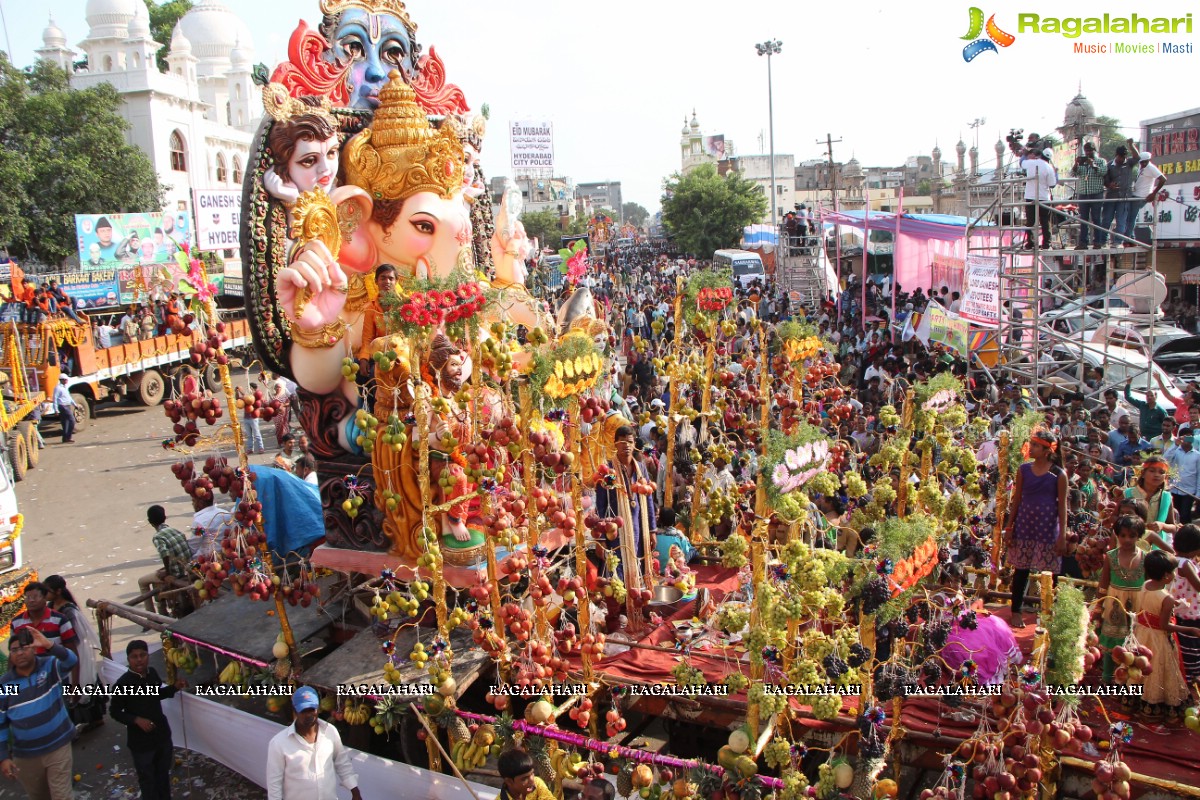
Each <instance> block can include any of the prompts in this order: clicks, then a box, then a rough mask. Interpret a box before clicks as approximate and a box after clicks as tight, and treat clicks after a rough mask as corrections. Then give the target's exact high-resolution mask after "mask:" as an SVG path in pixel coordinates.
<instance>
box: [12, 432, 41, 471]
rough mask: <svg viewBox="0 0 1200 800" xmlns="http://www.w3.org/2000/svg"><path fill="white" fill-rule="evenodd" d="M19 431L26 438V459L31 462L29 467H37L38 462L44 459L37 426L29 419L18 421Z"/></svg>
mask: <svg viewBox="0 0 1200 800" xmlns="http://www.w3.org/2000/svg"><path fill="white" fill-rule="evenodd" d="M17 433H18V434H20V436H21V438H22V439H24V440H25V452H26V458H25V460H26V461H27V462H28V463H29V468H30V469H37V465H38V462H39V461H41V460H42V451H41V449H40V448H39V447H38V435H37V426H36V425H34V424H33V423H32V422H30V421H29V420H25V421H24V422H18V423H17Z"/></svg>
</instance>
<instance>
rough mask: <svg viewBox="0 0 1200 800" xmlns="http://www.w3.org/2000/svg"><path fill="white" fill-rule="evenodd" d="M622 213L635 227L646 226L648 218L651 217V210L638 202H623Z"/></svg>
mask: <svg viewBox="0 0 1200 800" xmlns="http://www.w3.org/2000/svg"><path fill="white" fill-rule="evenodd" d="M621 215H622V216H623V217H624V218H625V221H626V222H628V223H629V224H630V225H632V226H634V227H635V228H641V227H643V226H645V224H646V220H648V219H650V212H649V211H647V210H646V209H645V208H644V207H643V206H642V205H640V204H638V203H622V204H621Z"/></svg>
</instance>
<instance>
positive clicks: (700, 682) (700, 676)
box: [671, 661, 708, 686]
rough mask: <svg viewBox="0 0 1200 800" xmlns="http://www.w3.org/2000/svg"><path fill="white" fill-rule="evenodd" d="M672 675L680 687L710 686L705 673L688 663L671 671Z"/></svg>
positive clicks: (684, 662) (680, 663)
mask: <svg viewBox="0 0 1200 800" xmlns="http://www.w3.org/2000/svg"><path fill="white" fill-rule="evenodd" d="M671 674H672V675H674V676H675V682H676V683H678V684H679V685H680V686H706V685H707V684H708V678H706V677H704V673H703V672H701V671H700V670H699V669H697V668H696V667H693V666H692V665H691V664H688V663H687V662H686V661H680V662H679V663H678V664H676V665H675V668H674V669H672V670H671Z"/></svg>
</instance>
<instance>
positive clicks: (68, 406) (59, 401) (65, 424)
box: [52, 375, 75, 444]
mask: <svg viewBox="0 0 1200 800" xmlns="http://www.w3.org/2000/svg"><path fill="white" fill-rule="evenodd" d="M52 399H53V400H54V408H55V409H57V410H58V419H59V421H60V422H61V423H62V440H63V444H71V443H72V442H74V441H75V400H74V398H72V397H71V392H70V390H69V389H67V376H66V375H59V376H58V386H55V387H54V397H53V398H52Z"/></svg>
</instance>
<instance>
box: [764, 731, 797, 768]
mask: <svg viewBox="0 0 1200 800" xmlns="http://www.w3.org/2000/svg"><path fill="white" fill-rule="evenodd" d="M763 758H765V759H766V761H767V766H768V767H771V768H772V769H780V768H781V767H785V766H787V765H789V764H791V763H792V744H791V742H789V741H788V740H787V739H784V738H783V737H782V736H776V737H774V738H772V739H771V741H769V742H767V746H766V747H764V748H763Z"/></svg>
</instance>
